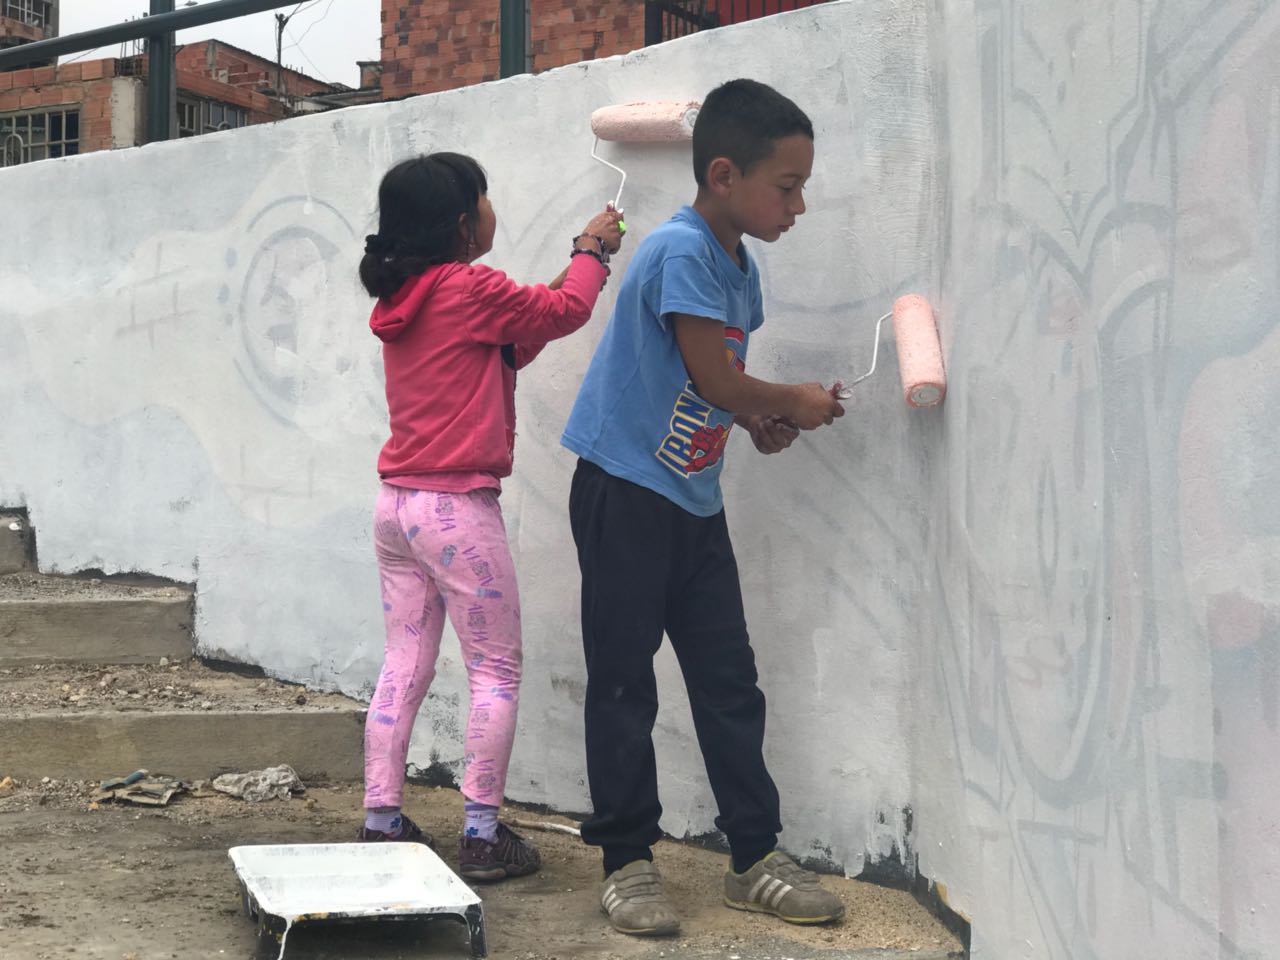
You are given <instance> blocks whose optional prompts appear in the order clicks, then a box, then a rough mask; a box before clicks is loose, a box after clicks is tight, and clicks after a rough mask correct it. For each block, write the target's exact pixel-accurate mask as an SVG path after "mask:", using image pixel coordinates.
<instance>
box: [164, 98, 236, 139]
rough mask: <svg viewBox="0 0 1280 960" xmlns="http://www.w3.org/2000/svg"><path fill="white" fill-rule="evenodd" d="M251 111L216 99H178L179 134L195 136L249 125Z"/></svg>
mask: <svg viewBox="0 0 1280 960" xmlns="http://www.w3.org/2000/svg"><path fill="white" fill-rule="evenodd" d="M248 124H249V111H247V110H245V109H244V108H243V107H233V106H231V104H229V103H219V102H218V101H216V100H187V99H179V100H178V136H180V137H195V136H199V135H200V134H202V133H213V132H214V131H217V130H235V129H237V128H238V127H244V126H248Z"/></svg>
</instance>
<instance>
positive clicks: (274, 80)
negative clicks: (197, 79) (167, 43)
mask: <svg viewBox="0 0 1280 960" xmlns="http://www.w3.org/2000/svg"><path fill="white" fill-rule="evenodd" d="M177 63H178V77H179V83H180V84H181V83H182V82H184V81H185V80H186V79H187V78H189V77H192V76H201V77H205V78H206V79H209V80H214V81H217V82H218V83H223V84H229V85H230V86H233V87H239V88H241V89H245V90H257V89H259V88H261V87H265V88H267V89H269V90H272V91H275V92H276V93H278V94H280V95H281V96H286V97H306V96H312V95H314V94H317V93H331V92H332V91H333V89H334V88H333V86H332V85H330V84H327V83H325V82H324V81H322V80H317V79H315V78H314V77H308V76H307V75H306V74H305V73H299V72H298V71H296V70H290V69H289V68H288V67H285V68H283V69H279V70H278V69H277V68H276V65H275V64H274V63H273V62H271V61H270V60H267V59H266V58H264V57H259V56H257V55H256V54H253V53H250V52H249V51H248V50H241V49H240V48H239V47H233V46H232V45H231V44H229V43H223V42H222V41H221V40H206V41H204V42H203V43H190V44H186V45H185V46H181V47H179V48H178V53H177Z"/></svg>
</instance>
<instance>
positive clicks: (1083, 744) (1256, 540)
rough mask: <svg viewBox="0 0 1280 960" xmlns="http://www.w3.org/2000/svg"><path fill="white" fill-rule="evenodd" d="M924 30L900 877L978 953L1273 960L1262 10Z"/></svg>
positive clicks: (1277, 822)
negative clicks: (940, 345) (928, 340)
mask: <svg viewBox="0 0 1280 960" xmlns="http://www.w3.org/2000/svg"><path fill="white" fill-rule="evenodd" d="M930 35H931V42H932V50H933V56H934V63H935V64H936V67H937V74H936V76H937V79H938V80H939V81H940V82H941V83H940V86H939V87H938V91H939V96H938V99H937V101H936V102H937V106H938V116H937V119H938V124H939V126H938V135H939V138H940V139H941V140H942V141H943V142H945V143H946V145H947V148H948V149H946V150H945V151H943V152H942V154H940V157H939V159H940V162H941V163H943V164H945V171H943V172H941V177H942V179H943V180H944V182H945V183H946V191H947V198H946V203H945V205H944V206H942V207H941V208H940V209H939V211H938V212H939V213H940V214H942V216H943V217H944V224H945V226H944V231H945V242H944V244H943V246H942V248H941V250H940V257H939V259H938V260H937V263H936V271H937V272H936V277H937V286H936V287H935V288H934V290H935V291H936V295H937V296H938V299H939V302H940V304H941V312H942V315H943V317H944V318H945V328H946V339H947V341H948V345H949V350H948V359H949V363H950V366H949V370H950V374H951V382H952V391H953V392H952V394H951V396H950V398H949V401H948V405H947V410H946V413H945V428H944V430H943V432H942V434H941V435H940V436H939V438H938V443H937V445H936V447H935V453H936V456H937V461H938V469H937V471H936V472H935V475H934V477H933V478H932V479H933V481H934V487H933V490H932V494H931V496H932V503H931V509H930V511H929V512H930V515H931V516H932V517H933V518H934V521H933V523H932V524H931V526H930V531H929V538H928V542H929V546H928V550H927V553H926V556H927V557H928V561H927V562H928V566H929V567H930V568H931V570H930V578H931V583H930V590H931V596H930V597H929V598H928V606H929V608H930V610H931V620H932V625H933V629H931V630H930V631H929V632H928V633H927V634H926V639H925V643H924V646H923V649H922V651H921V659H920V667H921V673H920V679H919V687H918V690H919V695H920V700H919V709H918V718H919V721H920V723H919V727H918V729H917V740H916V743H917V750H916V753H915V756H914V758H913V773H912V795H913V798H914V800H915V802H916V813H917V817H918V822H919V824H920V833H919V836H918V837H917V840H918V849H919V852H920V864H921V869H922V870H923V872H924V873H925V874H926V875H930V876H936V877H940V878H944V879H946V880H948V881H950V882H952V883H953V884H954V885H955V889H954V890H953V893H954V894H955V897H954V898H953V899H956V900H958V901H961V902H963V903H964V904H965V905H966V909H967V910H970V911H973V912H974V919H975V927H974V935H975V943H976V944H977V945H978V946H979V947H980V948H981V952H982V955H984V956H990V957H999V958H1021V957H1036V958H1041V957H1045V958H1054V960H1058V958H1063V960H1065V958H1072V960H1094V958H1098V960H1104V958H1106V960H1110V958H1129V957H1135V958H1136V957H1144V958H1145V957H1152V958H1156V957H1159V958H1170V960H1171V958H1188V960H1190V958H1206V957H1222V958H1228V957H1231V958H1235V957H1257V958H1261V957H1274V956H1277V955H1280V815H1278V814H1277V802H1278V801H1280V768H1278V766H1277V764H1276V763H1275V759H1276V757H1277V756H1280V733H1278V728H1277V709H1278V706H1280V685H1278V684H1280V492H1278V490H1280V488H1278V487H1277V483H1276V481H1277V479H1278V477H1277V464H1280V457H1278V454H1277V450H1278V449H1280V444H1277V440H1278V439H1280V434H1278V433H1277V427H1276V423H1277V419H1276V417H1275V413H1274V411H1275V406H1276V402H1277V401H1278V400H1280V393H1278V392H1277V387H1276V382H1277V373H1280V325H1278V319H1280V312H1278V311H1277V308H1276V296H1277V293H1278V292H1280V291H1278V289H1277V288H1278V286H1280V245H1278V243H1277V223H1278V222H1280V218H1278V217H1277V214H1278V213H1280V68H1278V67H1277V59H1276V56H1275V52H1276V50H1277V49H1280V5H1277V4H1275V3H1248V2H1232V0H1227V2H1203V0H1194V2H1192V0H1186V2H1182V3H1175V4H1151V3H1139V2H1119V0H1117V2H1111V0H1090V2H1072V3H1066V4H1052V5H1050V4H1029V3H1007V2H1006V3H978V4H965V3H952V2H939V3H937V4H935V6H934V8H933V10H932V11H931V30H930Z"/></svg>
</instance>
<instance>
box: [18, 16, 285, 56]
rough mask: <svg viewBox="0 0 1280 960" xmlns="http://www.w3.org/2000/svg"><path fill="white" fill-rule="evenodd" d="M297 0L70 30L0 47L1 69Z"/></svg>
mask: <svg viewBox="0 0 1280 960" xmlns="http://www.w3.org/2000/svg"><path fill="white" fill-rule="evenodd" d="M297 2H298V0H214V2H212V3H202V4H200V5H199V6H195V7H183V8H182V9H181V10H174V11H173V12H172V13H161V14H157V15H156V16H155V17H146V18H144V19H142V20H130V21H129V22H128V23H117V24H114V25H113V26H110V27H99V28H98V29H96V30H86V31H84V32H83V33H71V34H68V35H67V36H65V37H54V38H53V39H52V40H39V41H37V42H35V43H23V44H19V45H18V46H16V47H9V48H7V49H5V50H0V70H12V69H15V68H17V67H22V66H26V65H27V64H29V63H39V62H42V61H46V60H54V59H56V58H58V57H60V56H62V55H63V54H67V53H81V52H83V51H85V50H93V49H94V48H96V47H109V46H112V45H114V44H117V43H124V42H126V41H128V40H142V39H145V38H148V37H151V36H154V35H155V34H157V33H162V34H163V33H176V32H177V31H179V30H185V29H187V28H188V27H202V26H204V25H205V24H207V23H220V22H222V21H223V20H234V19H235V18H236V17H244V16H248V15H249V14H251V13H262V12H264V11H266V10H278V9H279V8H280V7H292V6H294V5H296V4H297Z"/></svg>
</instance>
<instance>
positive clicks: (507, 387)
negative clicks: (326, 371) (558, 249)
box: [369, 257, 607, 489]
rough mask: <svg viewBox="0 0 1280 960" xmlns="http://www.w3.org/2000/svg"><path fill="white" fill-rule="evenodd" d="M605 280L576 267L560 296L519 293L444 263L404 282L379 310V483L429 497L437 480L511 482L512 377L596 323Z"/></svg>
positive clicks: (587, 265) (503, 280)
mask: <svg viewBox="0 0 1280 960" xmlns="http://www.w3.org/2000/svg"><path fill="white" fill-rule="evenodd" d="M606 276H607V274H606V272H605V268H604V266H603V265H602V264H601V263H600V262H599V261H597V260H596V259H595V258H594V257H574V258H573V259H572V260H571V261H570V264H569V273H568V276H566V277H565V280H564V283H563V285H562V286H561V287H560V288H559V289H558V290H552V289H550V288H549V287H547V286H545V285H543V284H537V285H535V286H528V287H524V286H520V285H519V284H517V283H516V282H515V281H513V280H512V279H511V278H510V277H508V276H507V275H506V274H504V273H502V272H501V271H500V270H494V269H492V268H491V267H485V266H481V265H477V264H466V263H445V264H439V265H437V266H433V267H429V268H428V269H427V270H426V271H425V272H424V273H422V274H421V275H420V276H417V277H414V278H412V279H410V280H408V281H407V282H406V283H405V285H404V286H403V287H401V288H400V289H399V290H398V291H396V293H395V295H394V296H392V297H391V298H390V299H380V300H378V302H377V304H376V305H375V306H374V308H373V316H372V317H370V319H369V326H370V328H372V330H373V332H374V334H376V335H377V337H378V338H379V339H380V340H382V343H383V346H382V363H383V366H384V368H385V370H386V388H387V408H388V410H389V412H390V414H391V438H390V439H389V440H388V441H387V442H386V444H384V445H383V447H382V453H381V455H380V456H379V457H378V473H379V474H381V475H382V478H383V479H384V480H388V481H390V482H392V483H395V482H396V480H397V478H401V480H404V481H411V482H407V483H406V485H407V486H420V487H426V488H428V489H429V488H430V479H431V475H432V474H440V475H442V479H444V476H443V475H452V477H454V478H456V477H457V476H459V475H460V474H490V475H492V476H493V477H495V478H496V477H506V476H510V475H511V459H512V453H513V450H514V446H515V436H516V407H515V386H516V374H515V369H512V367H510V366H509V365H508V364H507V363H506V362H504V360H503V357H502V348H503V346H505V345H511V347H512V348H513V349H512V350H510V351H508V354H509V355H511V356H512V357H513V360H514V363H515V366H516V368H517V369H518V368H520V367H523V366H525V365H526V364H528V363H529V362H530V361H532V360H533V358H534V357H536V356H537V355H538V354H539V353H540V352H541V350H542V348H543V347H544V346H545V345H546V344H547V343H548V342H549V341H551V340H556V339H559V338H560V337H565V336H568V335H569V334H571V333H573V332H574V331H575V330H577V329H578V328H579V327H581V326H583V324H585V323H586V322H587V320H588V319H590V317H591V311H592V309H593V308H594V307H595V303H596V298H597V297H598V296H599V295H600V290H601V288H602V287H603V286H604V280H605V277H606Z"/></svg>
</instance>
